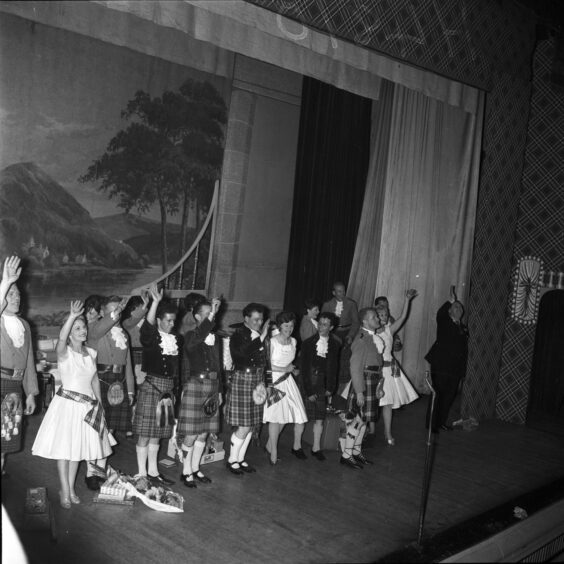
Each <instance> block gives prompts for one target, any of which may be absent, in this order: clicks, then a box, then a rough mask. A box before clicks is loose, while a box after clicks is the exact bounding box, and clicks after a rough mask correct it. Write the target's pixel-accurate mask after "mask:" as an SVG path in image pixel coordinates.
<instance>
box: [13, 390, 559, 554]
mask: <svg viewBox="0 0 564 564" xmlns="http://www.w3.org/2000/svg"><path fill="white" fill-rule="evenodd" d="M425 409H426V400H425V399H420V400H418V401H417V402H415V403H414V404H412V405H411V406H408V407H406V408H404V409H402V410H401V411H396V412H395V415H394V436H395V437H396V441H397V445H396V446H395V447H388V446H386V445H385V443H384V440H383V427H382V425H383V424H382V422H379V423H378V424H377V434H376V437H375V440H373V445H372V446H370V447H369V448H367V450H366V455H367V456H368V457H369V458H371V459H372V460H374V462H375V464H374V465H373V466H368V467H366V468H365V469H364V470H362V471H354V470H351V469H348V468H345V467H343V466H341V465H339V464H338V460H339V454H338V453H337V452H330V453H327V456H328V460H327V461H325V462H318V461H317V460H315V459H313V458H311V456H310V457H309V458H308V460H306V461H300V460H297V459H296V458H295V457H293V456H292V455H291V454H290V452H289V449H290V446H291V434H292V431H291V428H287V429H286V430H285V431H284V433H283V435H282V437H281V449H280V455H281V457H282V460H281V462H280V463H279V465H277V466H275V467H271V466H270V465H269V464H268V460H267V458H266V455H265V454H264V452H263V451H262V450H261V449H259V448H257V447H253V446H251V447H250V448H249V453H248V459H249V461H250V462H251V463H252V464H254V465H256V467H257V469H258V472H257V473H256V474H252V475H245V476H242V477H238V476H233V475H231V474H229V473H228V472H227V470H226V469H225V466H224V465H223V462H217V463H212V464H209V465H206V466H205V467H204V469H205V470H206V473H207V474H208V475H209V476H210V477H211V478H212V480H213V483H212V484H209V485H207V486H199V487H198V488H197V489H196V490H188V489H186V488H185V487H184V486H182V485H180V484H178V483H177V484H176V485H175V486H173V489H175V490H176V491H178V492H181V493H182V494H183V495H184V498H185V512H184V513H183V514H165V513H158V512H155V511H152V510H151V509H149V508H147V507H145V506H144V505H142V504H140V503H139V502H137V501H136V504H135V505H134V506H132V507H127V506H114V505H112V506H110V505H98V504H94V503H93V502H92V501H91V500H92V495H91V492H90V491H89V490H87V489H86V486H85V485H84V465H82V466H81V468H80V470H79V475H78V481H77V482H78V487H77V493H78V494H79V495H80V496H81V498H82V500H83V503H82V504H81V505H79V506H73V507H72V509H71V510H63V509H61V508H60V507H59V506H58V503H57V495H56V492H57V490H58V479H57V471H56V464H55V462H54V461H49V460H44V459H40V458H37V457H33V456H31V452H30V451H31V445H32V443H33V439H34V436H35V433H36V431H37V428H38V425H39V423H40V419H41V416H34V417H32V418H31V420H30V422H29V425H28V428H27V436H26V440H25V448H24V450H23V451H22V452H21V453H18V454H15V455H11V456H9V458H8V462H7V466H6V470H7V471H8V473H9V474H10V477H9V478H7V479H3V480H2V501H3V503H4V505H5V507H6V509H7V511H8V513H9V514H10V516H11V518H12V520H13V522H14V525H15V527H16V529H17V530H18V531H19V532H20V533H21V538H22V542H23V543H24V547H25V549H26V551H27V553H28V556H29V558H30V562H32V563H51V562H53V563H58V564H59V563H67V562H69V563H70V562H80V563H83V564H91V563H92V564H94V563H114V562H115V563H128V562H131V563H135V564H144V563H153V562H159V563H161V564H164V563H168V562H213V563H214V564H222V563H225V564H227V563H233V562H245V563H254V562H256V563H259V562H260V563H262V562H267V561H270V562H283V563H284V562H304V563H305V562H315V563H317V562H372V561H375V560H378V559H382V558H385V556H386V555H388V554H391V553H394V552H397V551H398V550H401V549H403V548H405V547H408V546H412V543H413V542H414V541H415V540H416V539H417V532H418V524H419V504H420V498H421V486H422V478H423V467H424V461H425V452H426V431H425V428H424V425H423V422H424V416H425ZM223 438H224V439H225V440H226V441H225V442H226V443H227V442H228V434H227V433H223ZM118 439H120V444H119V445H118V446H117V447H116V449H115V455H114V456H112V458H111V459H110V464H112V465H113V466H114V467H116V468H119V469H121V470H123V471H125V472H128V473H131V474H134V473H135V472H136V458H135V446H134V443H133V442H131V441H126V440H125V439H124V438H123V437H118ZM304 446H305V445H304ZM307 452H309V451H307V450H306V453H307ZM162 471H163V473H164V474H166V475H168V476H170V477H171V478H173V479H176V480H178V477H179V474H180V469H179V467H175V468H172V469H164V468H163V469H162ZM563 475H564V438H563V437H559V436H557V435H552V434H549V433H545V432H541V431H535V430H532V429H529V428H527V427H523V426H517V425H512V424H508V423H503V422H500V421H494V420H492V421H485V422H482V423H481V424H480V426H479V428H478V429H477V430H476V431H473V432H465V431H453V432H443V433H441V434H440V435H438V436H437V439H436V445H435V457H434V465H433V472H432V476H431V487H430V491H429V500H428V506H427V513H426V522H425V529H424V539H429V538H431V537H433V536H434V535H437V534H439V533H441V532H444V531H445V530H447V529H449V528H450V527H452V526H453V525H456V524H459V523H462V522H464V521H467V520H469V519H471V518H474V517H475V516H476V515H478V514H481V513H484V512H488V511H490V510H492V509H493V508H496V507H498V506H500V505H503V504H506V503H507V502H508V500H512V499H513V498H517V497H518V496H521V495H523V494H525V493H526V492H530V491H532V490H535V489H536V488H539V487H541V486H545V485H546V484H549V483H551V482H553V481H555V480H557V479H558V478H560V477H562V476H563ZM33 486H45V487H47V488H48V492H49V498H50V499H51V501H52V502H53V503H52V507H53V510H54V515H55V521H56V527H57V533H58V542H57V543H51V542H50V541H49V535H48V533H46V532H41V531H37V532H25V531H22V530H21V525H22V519H23V506H24V500H25V491H26V488H28V487H33Z"/></svg>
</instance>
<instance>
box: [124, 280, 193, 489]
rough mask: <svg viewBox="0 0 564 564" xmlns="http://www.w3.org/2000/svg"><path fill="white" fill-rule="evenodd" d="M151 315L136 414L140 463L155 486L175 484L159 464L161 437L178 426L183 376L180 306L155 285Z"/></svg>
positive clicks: (145, 325) (143, 339) (145, 327)
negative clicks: (176, 401) (177, 396)
mask: <svg viewBox="0 0 564 564" xmlns="http://www.w3.org/2000/svg"><path fill="white" fill-rule="evenodd" d="M149 292H150V294H151V298H152V300H153V301H152V302H151V306H150V308H149V311H148V313H147V317H146V318H145V321H144V322H143V325H141V330H140V340H141V345H142V346H143V371H144V372H146V374H147V376H146V378H145V381H144V382H143V384H141V386H140V388H139V396H138V398H137V406H136V408H135V415H134V417H133V432H134V433H135V435H137V447H136V451H137V465H138V469H139V472H138V474H139V475H141V476H147V475H148V477H149V480H150V481H151V483H152V484H153V485H155V486H159V485H162V484H166V485H171V484H174V481H173V480H170V479H169V478H167V477H166V476H163V475H162V474H161V473H160V472H159V469H158V466H157V458H158V454H159V446H160V441H161V439H170V437H171V436H172V429H173V426H174V409H173V396H174V392H173V390H174V386H175V385H176V384H177V383H178V378H179V360H180V356H179V355H180V353H181V351H182V342H183V341H182V337H180V336H178V335H176V334H174V333H173V329H174V323H175V322H176V306H174V305H173V304H171V303H169V302H165V301H163V290H162V289H161V290H159V289H158V288H157V285H156V284H153V285H152V286H151V288H150V290H149Z"/></svg>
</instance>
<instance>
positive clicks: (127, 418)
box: [98, 372, 135, 433]
mask: <svg viewBox="0 0 564 564" xmlns="http://www.w3.org/2000/svg"><path fill="white" fill-rule="evenodd" d="M98 380H100V395H101V396H102V407H103V408H104V416H105V418H106V424H107V425H108V429H111V430H113V431H123V432H124V433H125V432H127V431H131V417H132V411H131V406H130V405H129V397H128V395H127V392H129V391H130V390H128V389H127V381H126V378H125V374H115V373H113V372H98ZM114 382H122V385H123V395H124V398H123V401H122V402H121V403H120V404H118V405H110V404H109V403H108V389H109V387H110V385H111V384H113V383H114ZM131 391H132V392H134V391H135V390H131Z"/></svg>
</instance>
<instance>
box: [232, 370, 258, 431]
mask: <svg viewBox="0 0 564 564" xmlns="http://www.w3.org/2000/svg"><path fill="white" fill-rule="evenodd" d="M261 382H264V379H263V371H262V369H258V371H257V372H256V373H247V372H244V371H242V370H235V371H233V372H232V376H231V384H230V386H229V390H228V392H227V398H226V400H225V420H226V421H227V423H228V424H229V425H233V426H241V427H253V426H255V425H258V424H260V423H262V415H263V412H264V404H263V405H256V404H255V402H254V401H253V390H254V389H255V388H256V386H257V385H258V384H259V383H261Z"/></svg>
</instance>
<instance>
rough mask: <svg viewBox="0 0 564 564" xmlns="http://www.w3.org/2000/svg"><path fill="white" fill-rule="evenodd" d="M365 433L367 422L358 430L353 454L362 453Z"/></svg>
mask: <svg viewBox="0 0 564 564" xmlns="http://www.w3.org/2000/svg"><path fill="white" fill-rule="evenodd" d="M364 433H366V423H364V424H363V425H362V426H361V427H360V429H359V430H358V434H357V435H356V439H355V440H354V446H353V454H360V453H361V451H362V439H363V438H364Z"/></svg>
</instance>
